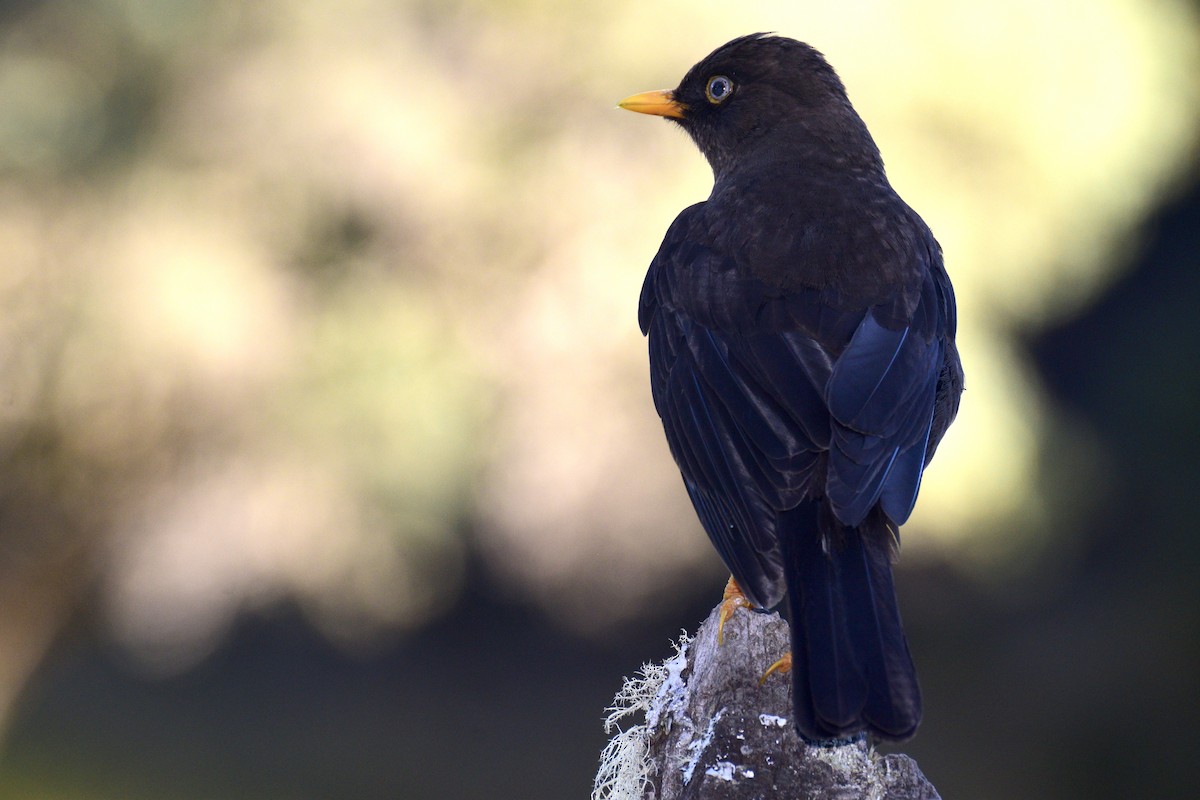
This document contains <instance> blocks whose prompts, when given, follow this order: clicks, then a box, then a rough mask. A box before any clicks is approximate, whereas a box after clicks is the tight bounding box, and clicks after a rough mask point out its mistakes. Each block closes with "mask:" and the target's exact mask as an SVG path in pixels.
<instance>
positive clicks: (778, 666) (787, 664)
mask: <svg viewBox="0 0 1200 800" xmlns="http://www.w3.org/2000/svg"><path fill="white" fill-rule="evenodd" d="M791 671H792V654H791V653H784V654H783V658H781V659H779V660H778V661H776V662H775V663H774V664H772V665H771V666H769V667H767V671H766V672H764V673H763V675H762V677H761V678H759V679H758V685H759V686H762V685H763V684H764V683H766V682H767V678H769V677H771V673H772V672H779V673H783V672H791Z"/></svg>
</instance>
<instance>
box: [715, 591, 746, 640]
mask: <svg viewBox="0 0 1200 800" xmlns="http://www.w3.org/2000/svg"><path fill="white" fill-rule="evenodd" d="M753 607H754V606H753V605H752V604H751V603H750V601H749V600H747V599H746V595H744V594H742V587H740V586H738V583H737V581H736V580H734V579H733V577H732V576H731V577H730V578H729V582H728V583H726V584H725V593H724V594H723V595H722V596H721V613H720V615H719V616H718V617H717V644H718V645H722V644H725V621H726V620H728V619H729V618H730V617H732V616H733V612H734V611H737V610H738V609H739V608H753Z"/></svg>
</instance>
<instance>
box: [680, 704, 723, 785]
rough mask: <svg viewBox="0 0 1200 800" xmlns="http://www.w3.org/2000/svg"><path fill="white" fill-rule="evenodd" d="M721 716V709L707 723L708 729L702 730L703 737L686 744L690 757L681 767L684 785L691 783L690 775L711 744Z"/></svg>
mask: <svg viewBox="0 0 1200 800" xmlns="http://www.w3.org/2000/svg"><path fill="white" fill-rule="evenodd" d="M723 716H725V709H723V708H722V709H721V710H720V711H718V712H717V713H716V714H713V717H712V719H710V720H709V721H708V727H707V728H705V729H704V735H703V736H701V737H700V738H699V739H693V740H692V741H691V742H689V743H688V746H687V749H688V751H689V752H690V753H691V754H692V757H691V759H690V760H689V761H688V763H687V764H685V765H684V766H683V782H684V784H688V783H691V782H692V773H694V772H695V771H696V765H697V764H699V763H700V759H701V758H702V757H703V756H704V751H705V750H707V749H708V746H709V744H711V743H712V737H713V732H714V731H715V730H716V728H717V723H718V722H720V721H721V717H723Z"/></svg>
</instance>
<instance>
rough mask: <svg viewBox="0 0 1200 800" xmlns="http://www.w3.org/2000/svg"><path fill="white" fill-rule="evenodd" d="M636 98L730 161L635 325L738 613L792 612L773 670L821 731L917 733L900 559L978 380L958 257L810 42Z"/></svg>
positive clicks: (846, 735)
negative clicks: (967, 349) (953, 275)
mask: <svg viewBox="0 0 1200 800" xmlns="http://www.w3.org/2000/svg"><path fill="white" fill-rule="evenodd" d="M618 105H619V106H620V107H622V108H624V109H627V110H630V111H636V112H640V113H643V114H651V115H656V116H660V117H664V118H666V119H667V120H668V121H670V122H672V123H674V124H677V125H679V126H680V127H682V129H683V130H684V131H685V132H686V133H687V134H688V135H689V136H690V138H691V139H692V141H693V142H694V143H695V144H696V146H697V147H698V148H699V149H700V151H701V153H702V154H703V155H704V156H705V158H706V159H707V161H708V163H709V165H710V166H711V168H712V172H713V186H712V190H711V193H710V194H709V197H708V199H707V200H705V201H703V202H699V203H696V204H695V205H692V206H690V207H688V208H686V209H684V210H683V211H682V212H681V213H680V214H679V215H678V217H676V219H675V221H674V222H673V223H672V224H671V226H670V227H669V229H668V230H667V233H666V236H665V237H664V239H663V242H662V244H661V246H660V247H659V249H658V252H657V253H656V254H655V256H654V258H653V259H652V261H651V262H650V267H649V270H648V272H647V274H646V278H645V282H644V284H643V286H642V291H641V296H640V300H639V304H638V322H639V325H640V327H641V330H642V333H643V334H644V335H646V337H647V341H648V349H649V357H650V389H651V395H652V398H653V402H654V407H655V409H656V411H657V412H658V415H659V417H660V418H661V420H662V425H663V429H664V432H665V434H666V440H667V444H668V447H669V449H670V452H671V455H672V456H673V457H674V460H675V462H676V464H677V465H678V467H679V471H680V473H681V474H682V476H683V483H684V486H685V488H686V490H687V493H688V495H689V497H690V498H691V501H692V504H693V506H694V508H695V511H696V513H697V516H698V517H699V519H700V522H701V524H702V526H703V528H704V530H705V531H706V532H707V534H708V536H709V538H710V539H711V540H712V543H713V545H714V546H715V548H716V550H717V552H718V554H719V555H720V557H721V559H722V560H723V562H724V564H725V566H726V567H727V568H728V570H729V572H730V574H731V578H730V583H729V589H727V592H726V597H727V600H726V605H728V604H729V603H730V600H729V599H728V598H730V596H731V595H732V598H733V604H734V608H723V611H722V613H723V615H727V614H728V613H731V612H732V611H734V610H736V605H738V604H742V605H749V606H752V607H753V608H755V609H758V610H764V611H765V610H770V609H780V610H781V611H782V612H783V614H784V616H785V617H787V618H788V620H789V626H790V631H791V647H792V652H791V655H790V663H788V660H787V658H786V657H785V659H781V661H780V662H777V665H776V667H778V668H779V669H780V670H781V671H788V670H790V675H791V681H792V691H791V695H792V705H793V708H792V711H793V722H794V724H795V728H796V731H797V733H798V734H799V735H800V737H801V738H802V739H803V740H805V741H806V742H808V743H810V744H821V745H827V746H832V745H836V744H844V743H846V742H848V741H859V740H862V739H865V738H867V737H871V738H872V739H874V740H880V739H882V740H893V741H902V740H905V739H908V738H910V737H911V736H912V735H913V734H914V733H915V732H916V729H917V726H918V725H919V723H920V720H921V711H922V708H921V691H920V686H919V684H918V682H917V675H916V670H915V667H914V664H913V659H912V656H911V653H910V650H909V646H908V643H907V639H906V637H905V633H904V628H903V625H902V622H901V617H900V613H899V609H898V603H897V598H896V591H895V584H894V581H893V576H892V564H893V560H894V558H895V557H896V555H897V553H898V549H899V529H900V526H901V525H903V524H904V523H905V521H906V520H907V519H908V518H909V515H910V514H911V512H912V510H913V507H914V505H915V503H916V499H917V493H918V490H919V488H920V484H921V478H922V474H923V473H924V470H925V468H926V466H927V465H928V464H929V462H930V459H932V458H933V455H934V452H935V451H936V450H937V447H938V444H939V443H940V442H941V440H942V437H943V435H944V434H945V433H946V430H947V428H948V427H949V426H950V423H951V422H952V421H953V419H954V417H955V415H956V414H957V413H958V407H959V400H960V395H961V393H962V391H963V382H964V381H963V368H962V363H961V361H960V359H959V355H958V350H957V347H956V345H955V334H956V328H957V311H956V306H955V298H954V290H953V287H952V286H951V283H950V278H949V276H948V274H947V272H946V269H945V266H944V264H943V257H942V250H941V246H940V245H939V244H938V242H937V240H936V239H935V238H934V236H933V233H932V232H931V231H930V229H929V227H928V226H927V225H926V224H925V222H924V221H923V220H922V219H921V217H920V216H919V215H918V214H917V213H916V212H915V211H914V210H913V209H912V208H910V207H909V206H908V205H907V204H906V203H905V202H904V201H903V200H902V199H901V198H900V196H899V195H898V194H897V193H896V191H895V190H894V189H893V188H892V186H891V184H890V183H889V181H888V178H887V176H886V174H885V170H884V164H883V160H882V157H881V155H880V152H879V148H878V147H877V146H876V144H875V141H874V140H873V139H872V137H871V134H870V133H869V132H868V130H867V126H866V124H865V123H864V122H863V120H862V118H861V117H860V116H859V115H858V113H857V112H856V111H855V110H854V108H853V106H852V105H851V103H850V100H849V98H848V97H847V94H846V89H845V86H844V85H843V83H842V81H841V79H840V78H839V77H838V75H837V73H836V72H835V71H834V69H833V68H832V67H831V66H830V64H829V63H828V61H827V60H826V59H825V57H824V56H823V55H822V54H821V53H820V52H819V51H817V50H816V49H815V48H813V47H812V46H810V45H808V44H806V43H803V42H800V41H797V40H795V39H790V38H787V37H783V36H779V35H774V34H767V33H754V34H750V35H748V36H742V37H739V38H736V39H733V40H732V41H730V42H728V43H726V44H724V45H722V46H721V47H719V48H717V49H716V50H715V51H713V52H712V53H711V54H709V55H708V56H706V57H705V58H703V59H702V60H701V61H700V62H699V63H697V64H696V65H695V66H693V67H692V68H691V69H690V70H688V72H687V74H686V75H685V76H684V77H683V79H682V81H681V82H680V83H679V85H678V86H677V87H676V88H675V89H671V90H665V91H653V92H642V93H640V94H635V95H633V96H630V97H628V98H626V99H625V100H623V101H621V102H620V103H619V104H618ZM743 598H744V599H743ZM723 620H724V616H722V621H723ZM773 669H774V668H773ZM768 672H770V670H768ZM765 677H766V676H764V678H765Z"/></svg>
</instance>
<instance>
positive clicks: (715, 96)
mask: <svg viewBox="0 0 1200 800" xmlns="http://www.w3.org/2000/svg"><path fill="white" fill-rule="evenodd" d="M704 94H705V96H706V97H707V98H708V102H710V103H712V104H713V105H714V106H715V105H719V104H721V103H724V102H725V101H726V100H728V99H729V95H731V94H733V81H731V80H730V79H729V78H727V77H725V76H724V75H714V76H712V77H711V78H709V79H708V85H707V86H705V87H704Z"/></svg>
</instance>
